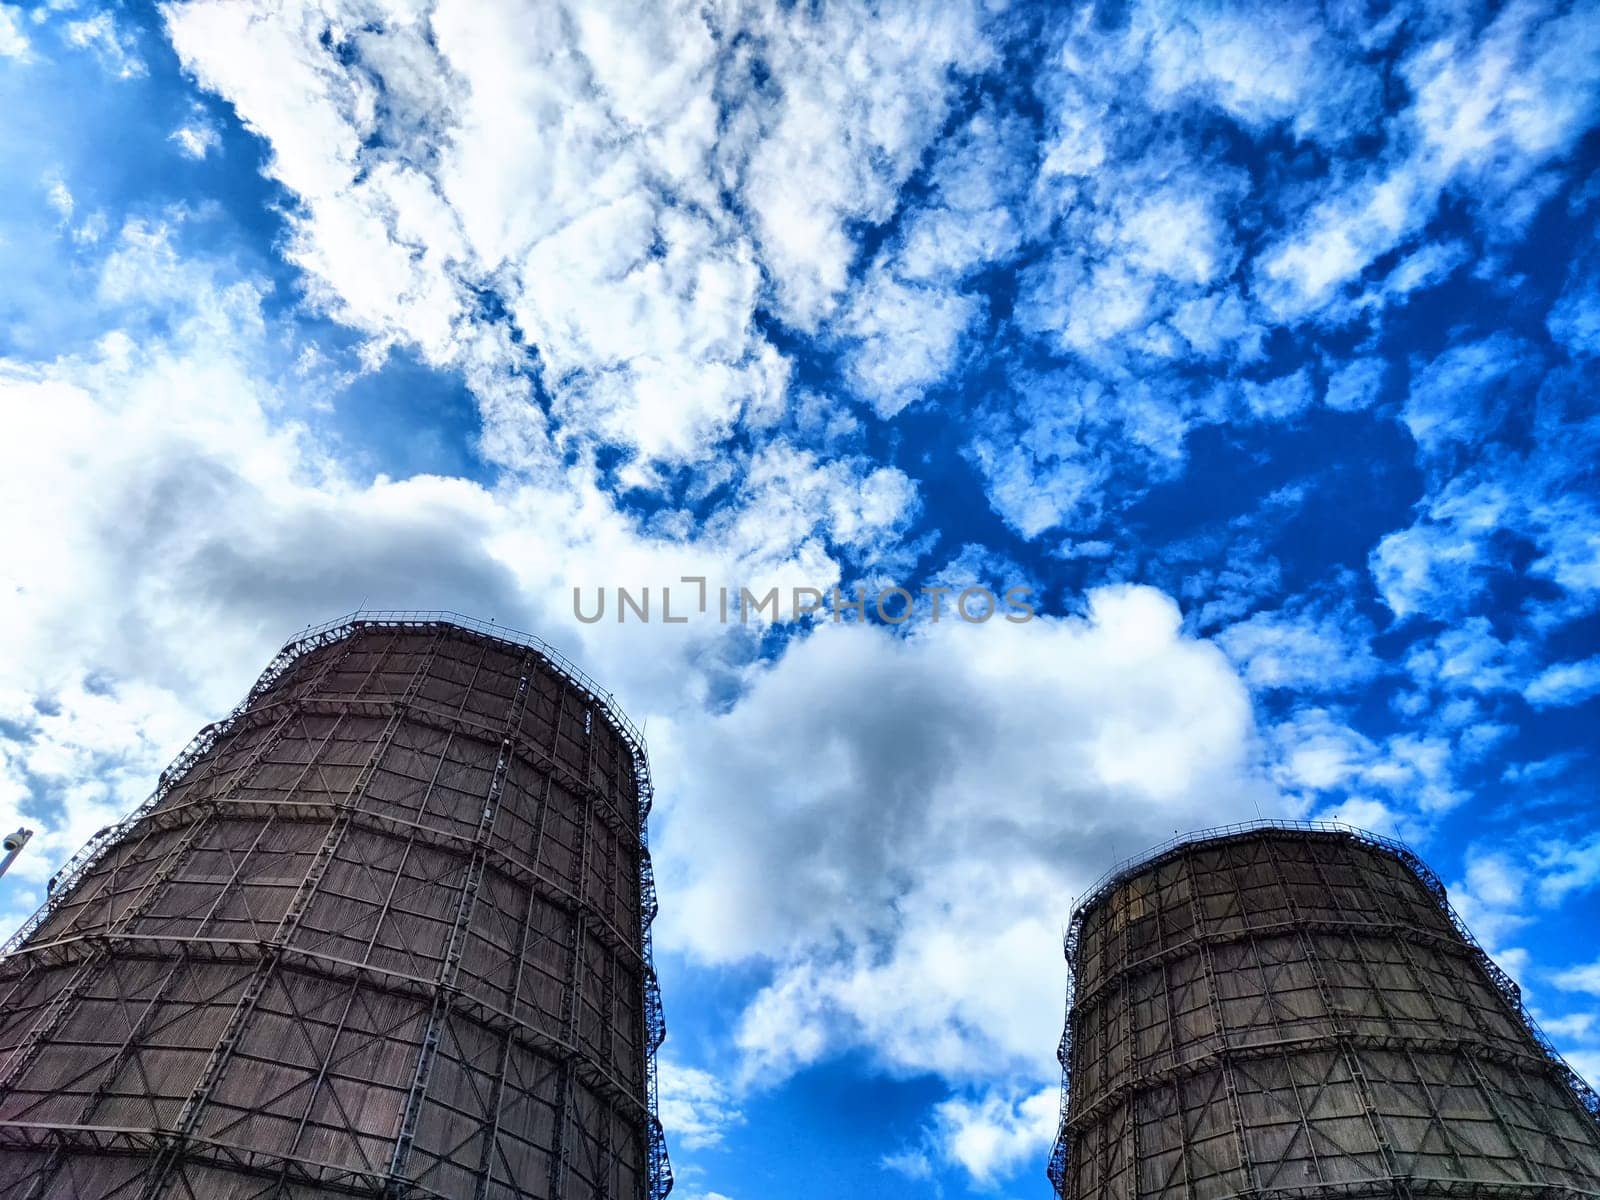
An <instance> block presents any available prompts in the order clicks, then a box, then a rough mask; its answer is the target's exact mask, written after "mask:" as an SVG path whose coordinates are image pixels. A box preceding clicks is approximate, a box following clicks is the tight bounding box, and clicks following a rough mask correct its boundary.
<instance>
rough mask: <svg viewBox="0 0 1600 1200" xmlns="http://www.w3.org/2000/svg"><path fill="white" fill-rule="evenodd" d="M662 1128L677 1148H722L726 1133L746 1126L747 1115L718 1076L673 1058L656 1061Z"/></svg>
mask: <svg viewBox="0 0 1600 1200" xmlns="http://www.w3.org/2000/svg"><path fill="white" fill-rule="evenodd" d="M656 1070H657V1073H658V1076H659V1081H658V1085H657V1086H658V1096H659V1105H660V1109H659V1115H660V1118H661V1125H662V1128H664V1129H665V1130H666V1132H667V1135H668V1136H669V1137H670V1138H671V1139H672V1144H673V1145H674V1146H682V1147H683V1149H685V1150H704V1149H708V1148H711V1147H714V1146H720V1145H721V1144H722V1139H723V1136H724V1134H725V1133H726V1132H727V1130H728V1129H729V1128H730V1127H731V1126H734V1125H742V1124H743V1123H744V1114H743V1113H742V1112H740V1111H739V1108H738V1105H737V1104H736V1103H735V1102H734V1100H733V1097H732V1096H731V1095H730V1094H729V1092H728V1089H727V1088H726V1087H725V1086H724V1085H723V1083H722V1081H721V1080H719V1079H718V1078H717V1077H716V1076H715V1075H713V1074H711V1073H710V1072H709V1071H702V1070H700V1069H698V1068H696V1067H688V1066H684V1065H683V1064H682V1063H679V1062H677V1061H676V1060H675V1059H672V1058H670V1057H663V1058H661V1059H659V1060H658V1061H657V1064H656Z"/></svg>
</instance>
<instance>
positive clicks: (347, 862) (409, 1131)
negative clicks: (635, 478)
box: [0, 621, 670, 1200]
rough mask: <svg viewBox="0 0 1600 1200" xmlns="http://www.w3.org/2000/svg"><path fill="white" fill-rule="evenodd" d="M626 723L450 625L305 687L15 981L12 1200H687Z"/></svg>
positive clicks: (142, 833)
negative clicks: (669, 1165)
mask: <svg viewBox="0 0 1600 1200" xmlns="http://www.w3.org/2000/svg"><path fill="white" fill-rule="evenodd" d="M612 711H613V710H611V709H610V708H609V706H608V705H607V704H605V703H603V702H601V701H600V700H599V699H598V698H597V697H596V695H595V694H594V692H593V691H592V689H591V688H590V687H588V686H587V685H586V684H585V683H579V682H577V681H576V680H575V679H574V677H573V676H572V675H569V674H568V673H566V672H564V671H563V670H562V669H560V668H558V667H557V666H556V665H555V663H553V662H552V661H551V660H550V659H548V658H546V657H545V656H544V655H543V654H541V653H540V652H539V650H538V649H536V648H534V647H533V646H524V645H519V644H516V643H515V642H512V641H508V640H503V639H500V638H497V637H486V636H483V635H481V634H480V633H477V632H474V631H471V630H468V629H464V628H460V627H458V626H454V625H451V624H448V623H444V622H438V621H383V622H370V623H368V622H359V621H358V622H355V623H353V624H352V625H351V626H350V627H349V628H348V629H344V630H340V631H336V632H335V633H334V634H331V635H329V636H325V637H320V638H316V639H312V640H311V644H308V645H306V646H304V647H301V648H299V649H298V650H297V651H296V652H295V653H293V654H291V655H290V656H289V658H288V660H287V661H286V662H283V663H280V664H278V665H277V666H276V667H275V669H274V671H273V672H271V673H269V676H268V677H266V678H264V680H263V682H262V683H261V684H259V685H258V686H257V688H256V689H255V691H254V692H253V693H252V696H251V698H250V699H249V700H248V701H247V702H246V704H245V705H243V706H242V707H241V709H240V710H238V711H237V712H236V713H235V714H234V716H233V717H232V718H231V719H230V721H229V722H227V723H226V725H225V726H224V727H222V728H221V729H220V730H219V731H217V732H216V734H215V736H213V737H211V738H210V739H209V742H207V741H205V740H202V741H201V742H200V743H198V744H197V749H196V751H195V752H194V753H193V754H192V756H190V757H188V759H187V761H183V762H182V763H181V768H182V769H181V770H175V771H174V772H173V773H172V774H173V776H174V777H173V778H170V779H166V780H164V785H163V788H162V789H161V790H160V791H159V792H158V794H157V796H156V797H155V798H154V801H153V802H152V803H151V804H150V805H147V806H146V808H145V809H143V810H141V811H140V813H139V814H137V815H136V817H135V818H134V819H133V820H132V821H131V822H130V823H129V824H128V826H127V827H126V828H124V829H122V830H120V831H119V836H118V838H117V840H114V841H111V842H109V843H108V844H107V845H106V846H103V847H100V848H99V849H98V851H97V853H96V854H94V855H90V856H86V857H85V860H84V863H85V865H84V869H82V871H81V873H80V874H78V875H77V877H76V878H74V879H72V880H71V881H70V882H69V883H67V884H65V885H64V886H63V888H62V889H61V894H59V895H53V896H52V898H51V902H50V904H49V905H48V906H47V907H48V911H47V912H45V913H44V914H42V920H40V921H39V923H38V924H37V925H36V926H35V927H34V928H32V930H31V932H30V933H29V934H28V935H27V937H26V939H25V940H24V941H23V942H22V943H21V944H20V946H18V947H16V948H15V949H14V950H13V952H12V953H11V954H10V955H9V956H8V957H7V958H6V959H4V960H3V961H0V1197H5V1198H8V1200H10V1198H17V1200H21V1198H22V1197H43V1196H73V1197H80V1196H81V1197H111V1196H118V1197H122V1196H127V1197H133V1196H173V1197H187V1196H194V1197H206V1198H210V1197H233V1196H238V1197H245V1196H250V1197H258V1196H297V1197H298V1196H304V1197H313V1196H324V1195H326V1196H332V1195H351V1194H356V1195H371V1196H378V1195H385V1196H389V1195H402V1194H404V1195H416V1196H440V1197H456V1196H488V1197H504V1198H506V1200H510V1198H513V1197H526V1198H533V1197H563V1198H565V1197H584V1198H589V1197H593V1198H595V1200H600V1198H602V1197H604V1198H610V1200H642V1198H644V1197H647V1196H652V1195H653V1196H657V1197H659V1196H661V1195H664V1194H665V1189H666V1187H667V1186H670V1182H669V1180H670V1176H669V1177H668V1180H667V1181H664V1180H662V1179H660V1178H654V1179H653V1178H652V1176H651V1165H652V1162H653V1161H658V1162H659V1166H658V1170H657V1175H658V1176H659V1175H660V1174H661V1168H664V1158H659V1156H660V1154H661V1151H660V1147H659V1127H658V1126H656V1125H655V1123H654V1117H653V1114H652V1112H651V1109H650V1103H651V1101H652V1099H653V1096H652V1093H651V1085H652V1082H653V1075H652V1073H651V1067H650V1057H649V1056H650V1055H651V1054H652V1053H653V1051H654V1048H655V1044H656V1043H657V1042H658V1040H659V1030H658V1029H655V1028H652V1027H651V1024H650V1021H651V1018H650V1017H649V1016H648V1015H647V1014H648V1013H649V1012H650V1011H651V1010H654V1011H655V1012H658V1011H659V1004H658V1002H656V1001H655V1000H654V993H653V988H654V981H653V976H652V975H651V974H650V970H649V962H648V935H647V922H646V920H645V919H644V918H645V917H646V916H647V915H653V903H654V901H653V896H651V897H650V899H649V902H648V904H646V903H644V902H642V901H641V887H648V886H649V884H648V873H647V870H642V867H644V855H645V853H646V852H645V850H644V848H643V838H642V817H643V811H644V808H645V805H644V804H642V803H641V799H647V798H645V797H642V796H641V781H640V778H639V767H640V763H638V762H636V758H635V755H636V753H639V748H638V747H637V745H636V743H633V742H630V739H629V738H628V737H626V736H624V735H623V733H622V732H621V730H620V728H619V727H618V726H616V725H615V724H614V723H613V719H612ZM641 761H642V760H641ZM647 1001H649V1003H647ZM397 1185H400V1186H399V1190H396V1187H397Z"/></svg>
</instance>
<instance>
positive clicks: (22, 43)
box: [0, 4, 32, 62]
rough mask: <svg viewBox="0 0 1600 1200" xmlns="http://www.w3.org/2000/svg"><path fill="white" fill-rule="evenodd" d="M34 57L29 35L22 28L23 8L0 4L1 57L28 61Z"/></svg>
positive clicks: (16, 60)
mask: <svg viewBox="0 0 1600 1200" xmlns="http://www.w3.org/2000/svg"><path fill="white" fill-rule="evenodd" d="M31 57H32V55H31V53H30V44H29V42H28V35H27V34H26V33H25V32H23V28H22V10H21V9H20V8H16V7H14V6H12V5H10V4H5V5H0V58H9V59H12V60H13V61H15V62H27V61H28V60H29V59H30V58H31Z"/></svg>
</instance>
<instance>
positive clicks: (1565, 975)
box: [1550, 962, 1600, 996]
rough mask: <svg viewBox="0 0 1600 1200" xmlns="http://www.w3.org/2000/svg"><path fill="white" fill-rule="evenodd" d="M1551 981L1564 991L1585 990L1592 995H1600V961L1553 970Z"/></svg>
mask: <svg viewBox="0 0 1600 1200" xmlns="http://www.w3.org/2000/svg"><path fill="white" fill-rule="evenodd" d="M1550 982H1551V983H1553V984H1555V985H1556V986H1557V987H1558V988H1560V989H1561V990H1562V991H1564V992H1585V993H1587V994H1589V995H1591V996H1600V962H1592V963H1587V964H1584V965H1581V966H1575V967H1568V968H1566V969H1565V970H1562V971H1555V972H1552V974H1551V976H1550Z"/></svg>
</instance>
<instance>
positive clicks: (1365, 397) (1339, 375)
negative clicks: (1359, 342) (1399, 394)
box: [1322, 358, 1388, 412]
mask: <svg viewBox="0 0 1600 1200" xmlns="http://www.w3.org/2000/svg"><path fill="white" fill-rule="evenodd" d="M1387 373H1388V370H1387V366H1386V365H1385V363H1384V360H1383V359H1381V358H1358V359H1353V360H1352V361H1350V362H1348V363H1346V364H1345V365H1344V366H1342V367H1340V368H1339V369H1338V370H1336V371H1334V372H1333V373H1332V374H1331V375H1330V376H1329V379H1328V390H1327V392H1326V394H1325V395H1324V396H1323V398H1322V399H1323V403H1324V404H1326V405H1327V406H1328V407H1329V408H1331V409H1333V410H1334V411H1335V412H1359V411H1360V410H1361V409H1364V408H1370V407H1371V406H1372V405H1373V404H1374V403H1376V401H1377V399H1378V396H1379V394H1380V393H1381V391H1382V388H1383V381H1384V376H1385V375H1386V374H1387Z"/></svg>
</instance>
